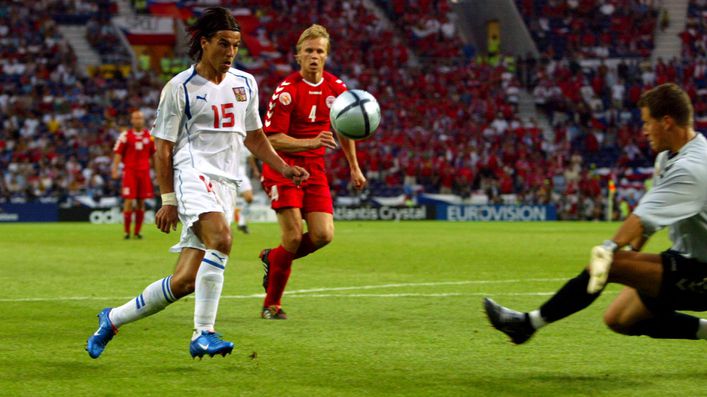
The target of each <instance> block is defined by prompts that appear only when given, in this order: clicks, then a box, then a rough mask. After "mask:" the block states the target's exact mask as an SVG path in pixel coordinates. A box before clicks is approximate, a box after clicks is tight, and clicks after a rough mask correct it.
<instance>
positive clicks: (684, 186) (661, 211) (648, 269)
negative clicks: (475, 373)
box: [484, 84, 707, 344]
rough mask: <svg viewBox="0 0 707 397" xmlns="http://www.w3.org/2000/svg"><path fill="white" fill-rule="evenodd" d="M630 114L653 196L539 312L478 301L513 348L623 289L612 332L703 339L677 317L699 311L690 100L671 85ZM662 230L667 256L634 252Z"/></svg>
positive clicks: (696, 142)
mask: <svg viewBox="0 0 707 397" xmlns="http://www.w3.org/2000/svg"><path fill="white" fill-rule="evenodd" d="M638 107H639V108H640V109H641V119H642V120H643V135H645V136H646V138H647V139H648V141H649V143H650V145H651V148H652V149H653V150H654V151H655V152H656V153H658V156H657V157H656V161H655V176H654V178H653V181H654V183H653V188H651V190H649V191H648V192H646V194H645V195H644V196H643V197H642V198H641V201H640V202H639V203H638V206H637V207H636V209H635V210H634V212H633V213H632V214H631V215H630V216H629V217H628V218H626V220H625V221H624V223H623V224H622V225H621V227H620V228H619V230H618V231H617V232H616V234H615V235H614V237H613V238H612V239H611V240H606V241H605V242H604V243H603V244H601V245H598V246H595V247H594V248H592V250H591V254H590V260H589V265H588V266H587V267H586V268H585V269H584V270H583V271H582V272H581V273H580V274H579V275H578V276H576V277H575V278H573V279H571V280H569V281H568V282H567V283H566V284H565V285H564V286H563V287H562V288H560V290H559V291H557V292H556V293H555V295H554V296H552V297H551V298H550V299H549V300H548V301H547V302H545V303H544V304H543V305H542V306H541V307H540V308H539V309H537V310H533V311H531V312H529V313H522V312H517V311H515V310H511V309H508V308H505V307H503V306H501V305H499V304H497V303H496V302H494V301H492V300H491V299H489V298H486V299H485V300H484V308H485V310H486V314H487V316H488V318H489V320H490V321H491V324H492V325H493V326H494V327H495V328H496V329H498V330H499V331H501V332H503V333H505V334H506V335H508V336H509V337H510V339H511V341H512V342H513V343H515V344H520V343H524V342H525V341H527V340H528V339H529V338H530V337H531V336H532V335H533V334H534V333H535V331H536V330H538V329H539V328H541V327H543V326H545V325H547V324H550V323H552V322H555V321H558V320H560V319H562V318H565V317H567V316H569V315H571V314H573V313H576V312H578V311H580V310H582V309H584V308H585V307H587V306H589V305H590V304H591V303H592V302H594V300H596V298H597V297H599V295H600V294H601V292H602V291H603V290H604V287H605V285H606V283H608V282H613V283H619V284H623V285H625V287H624V289H623V290H621V292H620V293H619V295H618V297H616V299H614V301H613V302H612V303H611V305H610V306H609V308H608V309H607V311H606V313H605V314H604V322H605V323H606V325H607V326H608V327H609V328H610V329H611V330H612V331H614V332H617V333H620V334H624V335H636V336H638V335H647V336H649V337H651V338H658V339H707V320H706V319H702V318H699V317H695V316H691V315H688V314H685V313H681V312H680V311H683V310H691V311H707V139H705V136H704V135H702V134H700V133H698V132H696V131H695V130H694V129H693V127H692V124H693V108H692V104H691V103H690V98H689V97H688V95H687V93H686V92H685V91H683V90H682V89H681V88H680V87H678V86H677V85H675V84H662V85H659V86H657V87H655V88H653V89H651V90H648V91H646V92H645V93H644V94H643V95H642V96H641V99H640V100H639V101H638ZM664 227H667V228H668V229H669V231H670V240H671V241H672V246H671V247H670V249H668V250H666V251H663V252H662V253H660V254H654V253H644V252H638V251H640V250H641V248H642V247H643V245H644V244H645V242H646V241H647V240H648V238H649V237H650V236H651V235H652V234H653V233H655V232H656V231H658V230H660V229H661V228H664ZM621 248H628V250H619V249H621Z"/></svg>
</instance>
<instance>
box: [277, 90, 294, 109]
mask: <svg viewBox="0 0 707 397" xmlns="http://www.w3.org/2000/svg"><path fill="white" fill-rule="evenodd" d="M280 103H281V104H283V105H285V106H287V105H289V104H290V103H292V97H291V96H290V93H289V92H283V93H282V94H280Z"/></svg>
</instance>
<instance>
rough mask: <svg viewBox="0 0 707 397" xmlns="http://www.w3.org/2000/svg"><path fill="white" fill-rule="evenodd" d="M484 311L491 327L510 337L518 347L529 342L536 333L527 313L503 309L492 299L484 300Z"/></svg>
mask: <svg viewBox="0 0 707 397" xmlns="http://www.w3.org/2000/svg"><path fill="white" fill-rule="evenodd" d="M484 310H485V311H486V316H488V318H489V321H491V325H493V327H494V328H496V329H497V330H499V331H501V332H503V333H504V334H506V335H508V336H509V337H510V338H511V342H513V343H515V344H516V345H520V344H521V343H523V342H525V341H527V340H528V339H530V337H531V336H533V334H534V333H535V328H533V326H532V325H531V324H530V319H529V318H528V314H527V313H521V312H517V311H515V310H511V309H508V308H506V307H503V306H501V305H499V304H498V303H496V302H494V301H493V300H491V299H490V298H484Z"/></svg>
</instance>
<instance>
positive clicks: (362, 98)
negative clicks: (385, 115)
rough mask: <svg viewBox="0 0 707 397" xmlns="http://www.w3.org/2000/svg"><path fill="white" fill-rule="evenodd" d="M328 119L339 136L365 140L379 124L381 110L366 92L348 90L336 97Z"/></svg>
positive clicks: (374, 99)
mask: <svg viewBox="0 0 707 397" xmlns="http://www.w3.org/2000/svg"><path fill="white" fill-rule="evenodd" d="M329 119H330V120H331V126H332V127H333V128H334V130H335V131H336V132H338V133H339V134H341V135H343V136H345V137H347V138H350V139H366V138H368V137H370V136H371V135H372V134H373V131H375V130H376V128H378V125H379V124H380V122H381V108H380V106H379V105H378V101H376V98H375V97H373V95H371V94H369V93H368V92H366V91H363V90H349V91H346V92H344V93H342V94H341V95H339V96H338V97H336V100H334V103H333V104H332V105H331V110H330V112H329Z"/></svg>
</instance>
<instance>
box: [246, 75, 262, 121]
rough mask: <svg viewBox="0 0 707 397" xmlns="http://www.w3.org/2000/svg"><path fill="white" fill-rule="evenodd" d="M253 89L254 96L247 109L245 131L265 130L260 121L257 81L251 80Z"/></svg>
mask: <svg viewBox="0 0 707 397" xmlns="http://www.w3.org/2000/svg"><path fill="white" fill-rule="evenodd" d="M250 84H251V87H253V95H251V97H250V103H248V107H247V108H246V114H245V130H246V131H255V130H259V129H261V128H263V122H262V121H261V120H260V110H259V106H258V98H259V96H258V83H257V82H256V81H255V79H251V82H250Z"/></svg>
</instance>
